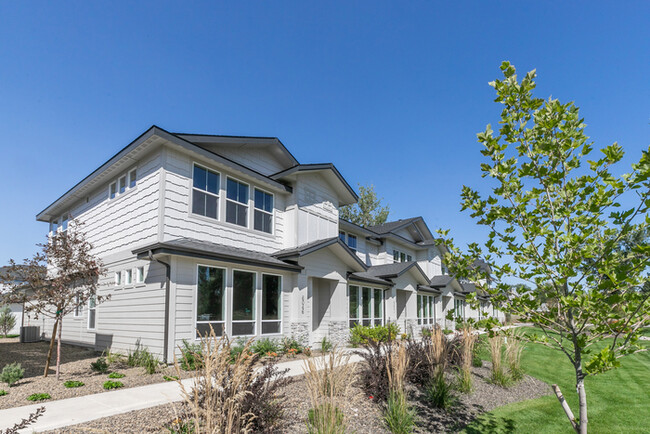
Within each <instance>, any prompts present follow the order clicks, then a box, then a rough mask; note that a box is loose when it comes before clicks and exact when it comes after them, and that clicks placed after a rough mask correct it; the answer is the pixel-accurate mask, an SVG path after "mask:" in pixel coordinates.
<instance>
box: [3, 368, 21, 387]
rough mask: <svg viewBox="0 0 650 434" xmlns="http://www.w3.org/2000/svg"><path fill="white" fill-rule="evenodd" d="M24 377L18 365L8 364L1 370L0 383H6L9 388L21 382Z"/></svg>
mask: <svg viewBox="0 0 650 434" xmlns="http://www.w3.org/2000/svg"><path fill="white" fill-rule="evenodd" d="M24 376H25V370H24V369H23V368H22V367H21V366H20V363H10V364H8V365H5V367H4V368H2V372H1V373H0V381H2V382H3V383H7V385H8V386H9V387H11V386H13V385H14V384H16V383H17V382H18V381H19V380H21V379H22V378H23V377H24Z"/></svg>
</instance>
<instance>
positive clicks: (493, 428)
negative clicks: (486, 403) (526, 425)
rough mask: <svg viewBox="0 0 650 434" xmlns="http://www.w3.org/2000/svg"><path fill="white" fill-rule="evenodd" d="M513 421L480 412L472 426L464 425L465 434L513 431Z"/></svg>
mask: <svg viewBox="0 0 650 434" xmlns="http://www.w3.org/2000/svg"><path fill="white" fill-rule="evenodd" d="M516 431H517V430H516V429H515V421H514V420H512V419H508V418H505V417H495V416H493V415H491V414H482V415H480V416H478V417H477V418H476V419H475V420H474V421H473V423H472V426H467V427H465V432H466V433H467V434H485V433H499V434H501V433H508V434H510V433H514V432H516Z"/></svg>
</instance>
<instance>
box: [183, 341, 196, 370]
mask: <svg viewBox="0 0 650 434" xmlns="http://www.w3.org/2000/svg"><path fill="white" fill-rule="evenodd" d="M180 350H181V369H183V371H196V370H197V369H199V366H198V363H197V361H198V360H199V359H200V358H201V345H199V344H190V343H189V342H187V340H185V339H183V346H182V347H180Z"/></svg>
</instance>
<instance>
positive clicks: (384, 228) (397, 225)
mask: <svg viewBox="0 0 650 434" xmlns="http://www.w3.org/2000/svg"><path fill="white" fill-rule="evenodd" d="M421 219H422V217H411V218H408V219H400V220H395V221H392V222H386V223H382V224H380V225H375V226H369V227H368V228H366V229H368V230H370V231H373V232H374V233H376V234H379V235H383V234H387V233H390V232H393V231H396V230H398V229H401V228H403V227H404V226H407V225H409V224H411V223H413V222H415V221H417V220H421Z"/></svg>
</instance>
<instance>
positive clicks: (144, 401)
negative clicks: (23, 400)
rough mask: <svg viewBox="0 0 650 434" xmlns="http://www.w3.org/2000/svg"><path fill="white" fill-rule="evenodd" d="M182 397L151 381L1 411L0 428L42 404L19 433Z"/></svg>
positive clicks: (296, 369) (294, 368)
mask: <svg viewBox="0 0 650 434" xmlns="http://www.w3.org/2000/svg"><path fill="white" fill-rule="evenodd" d="M361 360H362V359H361V357H360V356H358V355H356V354H353V355H351V356H350V363H354V362H359V361H361ZM303 363H304V362H303V360H291V361H288V362H283V363H278V365H277V366H278V368H279V369H289V371H288V372H287V376H289V377H295V376H298V375H302V374H304V371H303V366H304V365H303ZM193 381H194V380H193V379H192V378H188V379H185V380H182V382H183V385H184V386H185V387H186V388H188V387H191V386H192V383H193ZM182 399H183V397H182V395H181V389H180V386H179V385H178V383H176V382H175V381H172V382H166V383H158V384H150V385H148V386H140V387H132V388H130V389H122V390H115V391H111V392H105V393H97V394H94V395H86V396H80V397H77V398H68V399H60V400H57V401H50V402H45V403H42V404H32V405H25V406H23V407H14V408H9V409H6V410H0V429H4V428H10V427H13V426H14V424H15V423H18V422H20V421H21V420H22V419H24V418H27V417H28V416H29V414H30V413H33V412H34V411H36V409H37V408H39V407H43V406H44V407H45V414H43V416H41V417H40V418H39V419H38V420H37V421H36V422H35V423H34V424H32V425H30V426H29V427H28V428H27V429H25V430H23V431H21V432H40V431H47V430H51V429H56V428H63V427H66V426H69V425H75V424H78V423H83V422H89V421H91V420H95V419H100V418H102V417H107V416H113V415H116V414H122V413H127V412H129V411H134V410H141V409H143V408H149V407H155V406H158V405H164V404H169V403H171V402H178V401H181V400H182Z"/></svg>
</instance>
